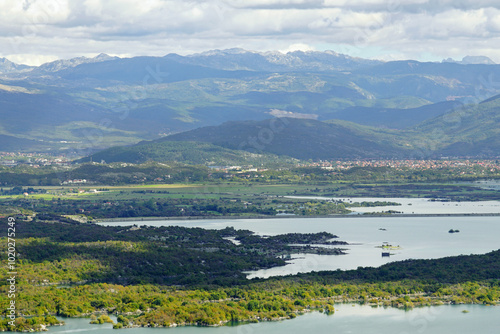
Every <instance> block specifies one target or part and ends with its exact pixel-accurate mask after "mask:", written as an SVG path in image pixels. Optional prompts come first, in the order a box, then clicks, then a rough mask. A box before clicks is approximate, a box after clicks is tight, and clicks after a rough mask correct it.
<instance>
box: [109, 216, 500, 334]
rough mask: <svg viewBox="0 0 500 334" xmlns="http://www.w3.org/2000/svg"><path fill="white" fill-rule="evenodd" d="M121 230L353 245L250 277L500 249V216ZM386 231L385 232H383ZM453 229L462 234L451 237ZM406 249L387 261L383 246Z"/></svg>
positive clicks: (204, 223) (206, 223) (194, 223)
mask: <svg viewBox="0 0 500 334" xmlns="http://www.w3.org/2000/svg"><path fill="white" fill-rule="evenodd" d="M106 224H113V225H114V224H119V225H134V224H137V225H152V226H169V225H175V226H185V227H202V228H207V229H222V228H225V227H227V226H233V227H234V228H236V229H247V230H251V231H254V232H256V233H258V234H260V235H276V234H282V233H292V232H296V233H314V232H322V231H326V232H331V233H333V234H335V235H338V236H339V239H338V240H343V241H347V242H349V243H350V245H348V246H339V247H342V248H346V249H347V250H346V252H347V253H348V254H347V255H338V256H333V255H330V256H329V255H312V254H294V255H293V257H294V259H292V260H291V261H290V262H289V264H288V265H286V266H283V267H276V268H271V269H263V270H258V271H254V272H251V273H249V276H248V278H253V277H270V276H276V275H288V274H296V273H299V272H310V271H320V270H336V269H342V270H348V269H356V268H357V267H359V266H362V267H368V266H371V267H376V266H380V265H383V264H385V263H388V262H391V261H401V260H405V259H435V258H441V257H445V256H453V255H469V254H484V253H487V252H490V251H492V250H496V249H500V239H499V238H498V236H499V235H500V217H350V218H280V219H235V220H231V219H221V220H190V221H174V220H169V221H147V222H141V221H138V222H133V221H132V222H124V223H106ZM381 229H385V230H381ZM450 229H454V230H459V231H460V233H453V234H452V233H448V231H449V230H450ZM384 242H388V243H390V244H392V245H395V246H397V245H399V246H400V247H401V248H400V249H398V250H393V251H391V254H392V255H391V256H390V257H382V256H381V249H380V248H377V246H381V245H382V243H384ZM499 333H500V332H499Z"/></svg>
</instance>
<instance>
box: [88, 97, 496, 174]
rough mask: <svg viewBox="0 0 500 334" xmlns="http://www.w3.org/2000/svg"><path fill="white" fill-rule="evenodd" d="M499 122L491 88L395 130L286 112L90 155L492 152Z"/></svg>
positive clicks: (210, 158)
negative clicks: (478, 98)
mask: <svg viewBox="0 0 500 334" xmlns="http://www.w3.org/2000/svg"><path fill="white" fill-rule="evenodd" d="M447 106H448V107H449V106H450V105H447ZM499 125H500V96H496V97H493V98H490V99H488V100H485V101H483V102H482V103H479V104H471V105H455V107H453V108H451V109H450V110H449V111H448V112H447V113H446V114H444V115H440V116H437V117H435V118H433V119H431V120H426V121H424V122H422V123H420V124H419V125H417V126H412V127H408V128H405V129H400V130H391V129H384V128H375V127H368V126H363V125H359V124H355V123H352V122H346V121H338V120H337V121H336V120H332V121H318V120H313V119H304V118H290V117H280V118H271V119H266V120H261V121H233V122H226V123H224V124H222V125H218V126H208V127H202V128H198V129H195V130H190V131H186V132H181V133H178V134H174V135H170V136H167V137H164V138H161V139H157V140H154V141H149V142H147V141H146V142H141V143H139V144H137V145H133V146H129V147H118V148H111V149H109V150H106V151H103V152H100V153H98V154H95V155H94V156H92V158H93V160H94V161H100V160H104V161H106V162H114V161H125V162H144V161H148V160H153V161H181V162H187V163H193V162H194V163H199V164H215V165H217V164H224V165H231V164H233V163H232V162H238V164H241V162H245V163H247V164H253V165H260V164H261V163H264V162H273V161H274V162H281V163H285V161H287V159H288V158H289V157H292V158H296V159H302V160H309V159H313V160H319V159H321V160H332V159H373V158H375V159H381V158H439V157H443V156H444V157H480V158H495V157H498V156H499V154H500V153H499V152H500V126H499ZM278 157H282V158H283V159H282V160H280V158H278ZM81 161H88V160H85V159H82V160H81ZM288 161H289V160H288Z"/></svg>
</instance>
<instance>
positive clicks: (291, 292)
mask: <svg viewBox="0 0 500 334" xmlns="http://www.w3.org/2000/svg"><path fill="white" fill-rule="evenodd" d="M4 224H5V223H3V224H2V225H4ZM16 227H17V228H18V231H19V233H18V235H17V240H16V248H17V253H18V261H17V263H16V266H17V268H16V269H17V272H18V278H17V282H16V284H17V289H18V298H17V299H16V307H17V312H19V314H23V315H24V316H25V317H18V318H17V319H16V322H15V325H14V326H12V325H9V323H8V321H7V320H8V319H4V320H2V321H1V322H0V326H1V328H2V329H4V330H5V329H8V330H16V331H20V330H26V329H31V328H32V329H34V330H40V329H41V328H42V326H41V325H49V324H51V322H52V323H54V324H55V323H56V322H55V321H54V319H53V317H51V316H52V315H59V316H66V317H76V316H91V315H95V316H94V317H93V318H91V320H90V321H92V322H93V323H104V322H107V321H110V319H109V317H108V316H107V314H116V315H118V321H117V323H116V324H115V325H114V328H125V327H132V326H155V327H156V326H172V325H174V324H175V325H188V324H190V325H200V326H213V325H221V324H224V323H226V322H248V321H265V320H278V319H286V318H294V317H295V316H296V315H298V314H301V313H304V312H308V311H310V310H320V311H324V312H327V313H331V312H334V304H335V303H338V302H360V303H367V304H371V305H383V306H394V307H401V308H412V307H415V306H419V305H436V304H442V303H481V304H492V305H493V304H495V303H497V302H498V301H499V299H500V281H499V277H498V273H499V272H500V251H495V252H491V253H488V254H485V255H471V256H458V257H448V258H443V259H437V260H407V261H403V262H395V263H390V264H387V265H384V266H382V267H380V268H358V269H357V270H349V271H334V272H317V273H309V274H299V275H296V276H290V277H282V278H271V279H267V280H252V281H248V280H246V279H245V278H244V275H242V274H241V271H242V270H248V269H249V268H253V269H255V268H262V267H267V266H269V265H275V264H279V263H281V262H280V261H281V260H280V259H278V258H277V256H278V255H279V254H285V253H287V252H290V251H291V249H290V248H288V247H290V246H288V245H289V244H290V243H297V242H299V241H302V242H304V243H308V244H315V243H317V244H330V243H331V242H332V241H331V240H332V238H334V237H335V236H334V235H331V234H327V233H318V234H305V235H304V234H287V235H278V236H275V237H272V238H261V237H257V236H254V235H252V234H251V233H250V232H249V231H237V230H234V229H231V228H226V229H225V230H221V231H213V230H202V229H197V228H195V229H188V228H181V227H162V228H153V227H146V226H143V227H137V226H134V227H102V226H98V225H93V224H75V223H71V222H69V221H67V222H65V223H54V222H47V223H40V222H31V223H28V222H21V221H19V222H17V223H16ZM33 235H37V237H36V238H33ZM228 237H233V238H235V239H236V240H238V241H240V242H241V244H240V245H235V244H233V243H232V242H231V241H229V240H227V238H228ZM334 242H335V241H334ZM6 244H7V243H6V242H5V238H3V239H2V242H1V245H2V247H6ZM2 251H5V250H2ZM2 262H3V263H2V264H3V265H2V269H1V270H2V273H1V274H2V275H5V273H6V270H7V269H6V268H7V266H6V265H5V264H6V263H4V262H6V260H5V259H4V260H2ZM7 289H8V285H7V283H6V282H2V283H1V285H0V307H1V309H2V310H4V311H2V312H4V315H5V312H6V311H5V310H7V307H6V306H7V303H8V302H9V299H8V298H7V297H6V296H7V293H6V292H7ZM31 316H35V318H31ZM26 317H28V318H26Z"/></svg>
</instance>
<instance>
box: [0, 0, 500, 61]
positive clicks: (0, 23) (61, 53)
mask: <svg viewBox="0 0 500 334" xmlns="http://www.w3.org/2000/svg"><path fill="white" fill-rule="evenodd" d="M499 40H500V2H499V1H493V0H476V1H473V0H460V1H456V0H405V1H402V0H254V1H247V0H187V1H186V0H144V1H140V2H139V1H136V0H83V1H81V0H24V1H21V0H3V1H1V2H0V45H1V46H2V48H0V52H1V54H0V56H4V57H7V58H9V57H10V59H14V58H15V59H25V61H29V59H30V56H29V55H32V56H31V58H32V59H33V60H31V62H32V63H35V62H40V61H43V60H44V59H51V60H52V59H54V58H70V57H77V56H81V55H88V54H96V53H100V52H106V53H110V54H122V55H124V54H126V55H130V56H134V55H157V56H159V55H164V54H167V53H170V52H176V53H181V54H185V53H191V52H201V51H205V50H207V49H214V48H218V49H223V48H231V47H242V48H245V49H250V50H258V51H264V50H288V49H289V48H291V47H292V46H296V47H297V48H303V49H304V50H309V49H325V48H328V47H329V46H331V47H332V48H338V47H339V46H342V47H341V48H342V49H344V50H350V51H352V52H355V53H356V55H357V56H364V55H366V56H371V57H373V56H377V55H378V56H380V57H386V58H393V57H407V58H418V57H419V55H424V54H425V57H424V56H422V57H424V58H425V59H428V58H434V59H440V58H448V57H463V56H464V55H467V54H471V53H474V54H477V53H478V52H482V53H483V54H484V55H486V56H489V57H491V58H492V59H493V60H495V61H497V62H500V52H499V51H497V49H496V48H495V45H498V44H496V43H497V42H498V41H499ZM290 50H291V49H290ZM374 50H377V51H376V52H375V53H374ZM336 51H340V52H342V50H338V49H337V50H336ZM16 57H17V58H16Z"/></svg>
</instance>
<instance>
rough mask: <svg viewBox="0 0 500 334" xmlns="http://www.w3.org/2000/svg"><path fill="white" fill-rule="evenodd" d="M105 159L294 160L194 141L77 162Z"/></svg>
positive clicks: (146, 145)
mask: <svg viewBox="0 0 500 334" xmlns="http://www.w3.org/2000/svg"><path fill="white" fill-rule="evenodd" d="M90 159H92V161H96V162H100V161H101V160H104V161H105V162H107V163H111V162H128V163H137V164H138V163H144V162H147V161H157V162H167V161H168V162H174V161H175V162H182V163H187V164H193V165H216V166H227V165H255V166H260V165H269V164H280V165H286V164H289V163H291V162H294V161H296V160H295V159H292V158H289V157H278V156H276V155H273V154H256V153H250V152H246V151H238V150H231V149H228V148H224V147H221V146H217V145H213V144H210V143H204V142H193V141H164V140H159V141H144V142H141V143H138V144H136V145H133V146H120V147H112V148H109V149H106V150H104V151H101V152H98V153H96V154H93V155H92V156H90V157H87V158H83V159H80V160H79V161H78V162H88V161H90Z"/></svg>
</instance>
